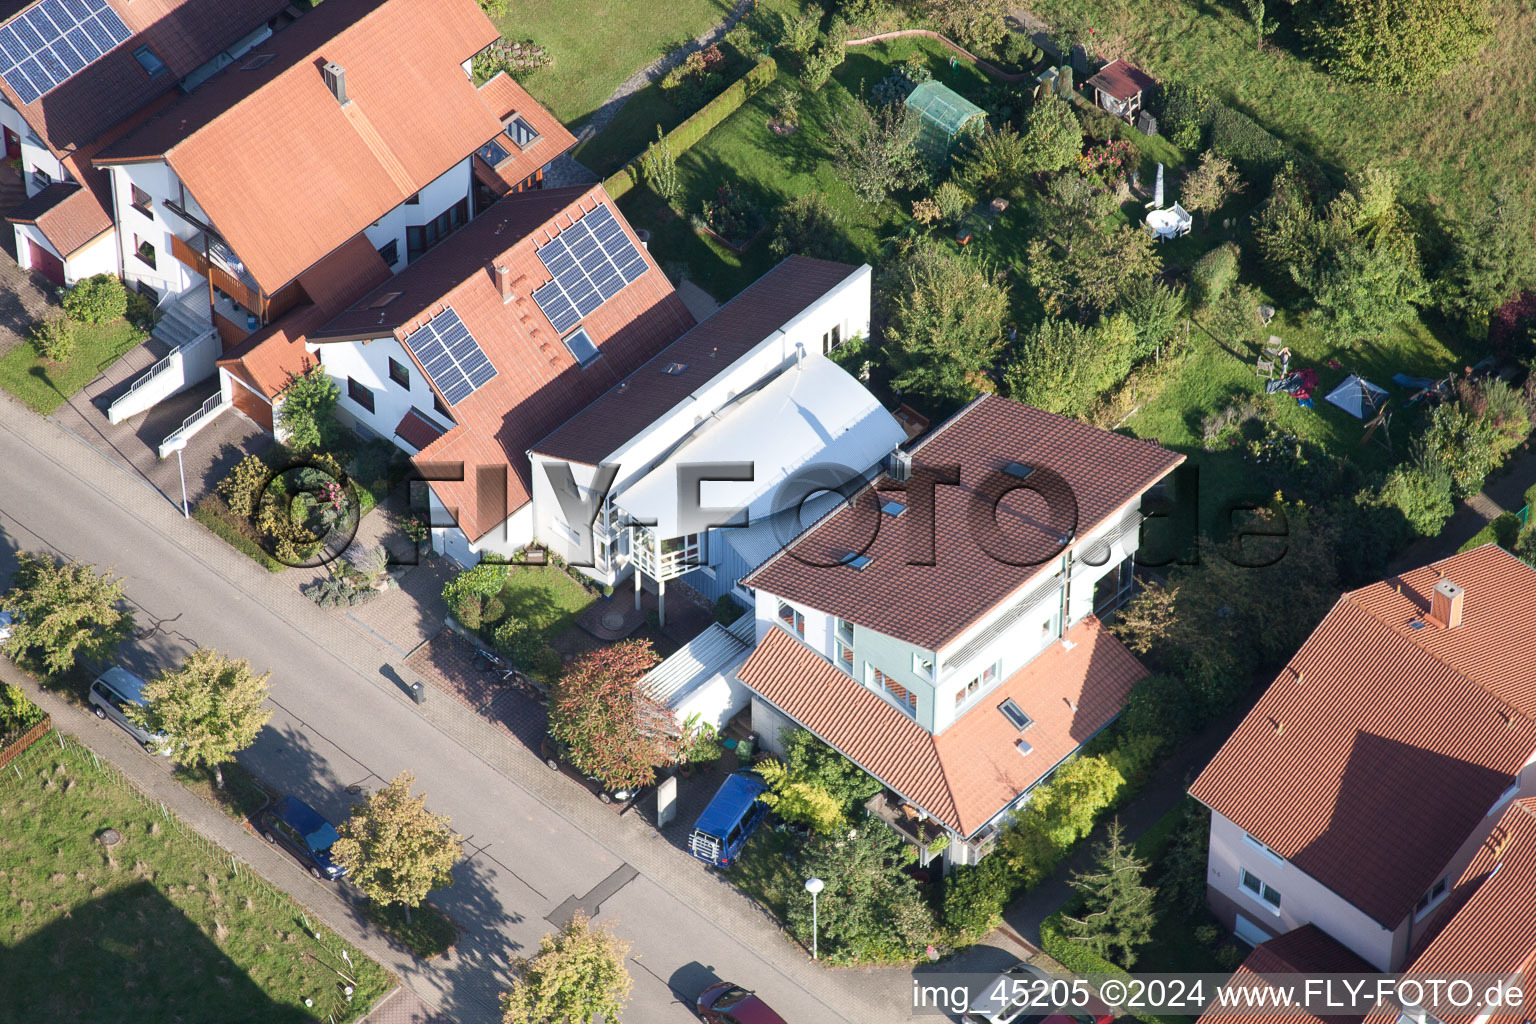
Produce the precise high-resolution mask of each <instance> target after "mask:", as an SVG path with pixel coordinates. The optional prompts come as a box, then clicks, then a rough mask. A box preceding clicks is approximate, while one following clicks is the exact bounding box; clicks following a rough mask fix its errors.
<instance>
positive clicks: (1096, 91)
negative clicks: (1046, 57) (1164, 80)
mask: <svg viewBox="0 0 1536 1024" xmlns="http://www.w3.org/2000/svg"><path fill="white" fill-rule="evenodd" d="M1083 85H1084V86H1086V87H1087V88H1089V89H1092V90H1093V102H1095V103H1097V104H1098V105H1099V106H1101V107H1103V108H1104V109H1105V110H1107V111H1109V112H1110V113H1111V114H1114V115H1115V116H1116V117H1118V118H1121V119H1123V120H1126V121H1131V122H1134V121H1135V120H1136V115H1137V114H1138V113H1139V112H1140V111H1141V105H1142V103H1143V102H1144V101H1145V99H1146V95H1147V93H1149V92H1151V91H1152V90H1153V89H1155V88H1157V79H1155V78H1153V77H1152V76H1151V75H1149V74H1147V73H1146V72H1145V71H1143V70H1141V68H1138V67H1136V66H1135V65H1134V64H1127V63H1126V62H1125V61H1123V60H1112V61H1110V62H1109V63H1108V64H1106V65H1104V66H1103V67H1102V68H1100V69H1099V72H1098V74H1096V75H1094V76H1093V77H1092V78H1090V79H1088V81H1086V82H1084V83H1083Z"/></svg>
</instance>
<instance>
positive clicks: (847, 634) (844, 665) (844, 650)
mask: <svg viewBox="0 0 1536 1024" xmlns="http://www.w3.org/2000/svg"><path fill="white" fill-rule="evenodd" d="M835 622H836V626H835V627H834V628H833V630H832V646H833V648H834V653H835V654H836V655H837V657H836V658H835V659H834V660H835V662H836V664H837V667H838V668H840V669H842V670H843V671H844V672H847V673H848V674H849V675H853V623H851V622H849V621H848V620H847V619H837V620H835Z"/></svg>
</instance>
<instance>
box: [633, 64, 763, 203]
mask: <svg viewBox="0 0 1536 1024" xmlns="http://www.w3.org/2000/svg"><path fill="white" fill-rule="evenodd" d="M778 76H779V66H778V64H777V63H775V61H774V59H773V58H772V57H764V58H763V59H762V60H760V61H758V62H757V63H756V64H754V65H752V67H751V68H749V69H748V70H747V73H746V74H744V75H742V76H741V77H740V78H738V79H736V81H734V82H732V83H731V84H730V85H728V86H726V87H725V91H724V92H722V93H721V94H720V95H719V96H716V97H715V98H714V99H712V100H710V101H709V102H708V103H706V104H704V106H703V107H701V108H699V110H698V112H696V113H695V114H694V115H693V116H692V117H690V118H688V119H687V120H686V121H684V122H683V123H682V124H680V125H678V126H677V127H676V128H673V129H672V130H671V131H670V132H668V133H667V135H666V139H667V142H668V143H670V144H671V146H672V156H673V157H674V158H676V157H680V156H682V155H683V154H684V153H686V152H687V151H688V150H689V149H690V148H691V147H692V146H693V145H694V144H696V143H697V142H699V141H700V140H701V139H703V138H704V136H706V135H708V134H709V133H710V132H712V131H714V130H715V128H716V127H717V126H718V125H719V124H720V122H721V121H724V120H725V119H726V118H727V117H730V116H731V115H732V114H734V113H735V112H736V111H737V110H739V109H741V105H742V104H743V103H745V102H747V100H749V99H751V98H752V97H753V96H756V95H757V94H758V93H760V92H762V91H763V89H764V88H766V87H767V86H769V85H771V84H772V83H773V81H774V79H776V78H777V77H778ZM643 180H644V173H643V172H642V171H641V170H640V157H638V156H637V157H635V158H634V159H633V160H631V161H630V162H629V163H627V164H625V165H624V166H623V167H620V168H619V169H618V170H617V171H614V172H613V174H611V175H609V176H608V179H607V180H606V181H604V182H603V188H604V189H605V190H606V191H607V192H608V195H609V196H610V197H611V198H613V199H617V198H619V197H620V196H622V195H623V194H624V193H626V192H628V191H629V190H630V189H632V188H634V187H635V186H636V185H639V184H641V182H642V181H643Z"/></svg>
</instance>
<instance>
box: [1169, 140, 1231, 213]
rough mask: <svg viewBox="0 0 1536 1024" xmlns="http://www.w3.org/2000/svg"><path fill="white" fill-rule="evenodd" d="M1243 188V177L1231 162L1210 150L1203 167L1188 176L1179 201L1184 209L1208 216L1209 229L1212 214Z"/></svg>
mask: <svg viewBox="0 0 1536 1024" xmlns="http://www.w3.org/2000/svg"><path fill="white" fill-rule="evenodd" d="M1244 187H1245V186H1244V184H1243V179H1242V176H1241V175H1239V174H1238V173H1237V167H1236V166H1234V165H1233V163H1232V161H1230V160H1228V159H1227V158H1226V157H1224V156H1217V155H1216V154H1215V153H1212V152H1211V151H1209V150H1207V151H1206V152H1205V153H1203V154H1201V156H1200V165H1199V166H1198V167H1196V168H1195V169H1194V170H1192V171H1190V172H1189V174H1187V175H1186V176H1185V178H1184V184H1183V185H1182V186H1180V188H1179V198H1180V201H1181V203H1182V204H1183V206H1184V209H1186V210H1188V211H1190V212H1191V213H1203V214H1205V223H1206V225H1207V226H1209V225H1210V223H1211V214H1212V213H1214V212H1215V211H1216V210H1218V209H1219V208H1220V207H1221V204H1222V203H1225V202H1226V201H1227V200H1228V199H1231V198H1232V197H1233V196H1235V195H1237V194H1238V193H1239V192H1241V191H1242V190H1243V189H1244Z"/></svg>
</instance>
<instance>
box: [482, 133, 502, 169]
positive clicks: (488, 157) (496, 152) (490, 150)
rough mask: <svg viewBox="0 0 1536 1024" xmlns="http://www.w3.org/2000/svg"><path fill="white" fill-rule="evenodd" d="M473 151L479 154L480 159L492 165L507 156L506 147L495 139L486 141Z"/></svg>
mask: <svg viewBox="0 0 1536 1024" xmlns="http://www.w3.org/2000/svg"><path fill="white" fill-rule="evenodd" d="M475 152H477V153H479V154H480V159H482V160H484V161H485V162H486V163H488V164H490V165H491V166H492V167H495V166H496V165H497V164H499V163H501V162H502V161H503V160H505V159H506V158H507V150H506V147H505V146H503V145H502V144H501V143H499V142H497V141H496V140H495V139H492V140H491V141H490V142H487V143H486V144H485V145H483V146H481V147H480V148H479V149H477V150H475Z"/></svg>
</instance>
